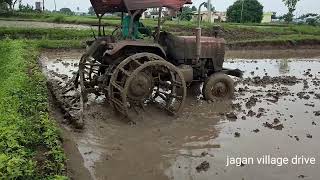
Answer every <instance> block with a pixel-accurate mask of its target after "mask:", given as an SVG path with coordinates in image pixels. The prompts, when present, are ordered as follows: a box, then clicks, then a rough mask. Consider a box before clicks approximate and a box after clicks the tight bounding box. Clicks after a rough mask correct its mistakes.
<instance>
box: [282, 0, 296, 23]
mask: <svg viewBox="0 0 320 180" xmlns="http://www.w3.org/2000/svg"><path fill="white" fill-rule="evenodd" d="M299 1H300V0H282V2H284V4H285V5H286V6H287V8H288V13H287V14H286V15H285V17H284V20H285V21H286V22H292V20H293V12H294V11H295V10H296V5H297V3H298V2H299Z"/></svg>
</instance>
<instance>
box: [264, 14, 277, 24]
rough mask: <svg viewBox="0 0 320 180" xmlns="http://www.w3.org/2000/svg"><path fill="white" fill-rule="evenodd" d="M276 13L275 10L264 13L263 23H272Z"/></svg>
mask: <svg viewBox="0 0 320 180" xmlns="http://www.w3.org/2000/svg"><path fill="white" fill-rule="evenodd" d="M273 15H275V13H274V12H266V13H263V18H262V21H261V23H271V22H272V16H273Z"/></svg>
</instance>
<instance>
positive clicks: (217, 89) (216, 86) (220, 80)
mask: <svg viewBox="0 0 320 180" xmlns="http://www.w3.org/2000/svg"><path fill="white" fill-rule="evenodd" d="M202 93H203V96H204V98H205V99H206V100H207V101H215V100H218V101H219V100H226V99H231V98H232V97H233V95H234V81H233V80H232V79H231V78H230V77H229V76H228V75H226V74H223V73H216V74H212V75H211V76H209V77H208V78H207V80H206V81H205V83H204V85H203V89H202Z"/></svg>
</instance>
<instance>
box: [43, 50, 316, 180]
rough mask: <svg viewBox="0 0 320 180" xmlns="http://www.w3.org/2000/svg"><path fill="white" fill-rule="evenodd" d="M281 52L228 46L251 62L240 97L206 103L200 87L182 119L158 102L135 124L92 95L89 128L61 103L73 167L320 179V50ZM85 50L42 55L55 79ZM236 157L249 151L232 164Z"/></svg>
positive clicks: (83, 173) (121, 175)
mask: <svg viewBox="0 0 320 180" xmlns="http://www.w3.org/2000/svg"><path fill="white" fill-rule="evenodd" d="M233 53H234V52H233ZM274 53H277V52H274ZM278 53H279V52H278ZM251 54H254V53H251ZM270 54H271V55H273V53H270ZM280 54H284V55H285V56H278V57H276V56H275V55H273V56H272V57H268V56H266V55H263V57H262V58H261V57H259V56H257V55H251V56H250V55H247V56H248V57H244V58H243V59H239V58H235V57H237V55H236V54H234V55H230V53H229V55H228V58H227V61H226V63H225V67H228V68H239V69H241V70H243V71H244V77H243V78H242V79H238V78H235V79H234V80H235V82H236V93H235V97H234V99H233V100H230V101H226V102H206V101H204V100H202V96H201V95H200V94H199V92H200V90H199V89H197V88H194V89H193V90H189V96H188V98H187V103H186V105H185V108H184V110H183V113H182V114H181V115H180V116H179V117H178V118H173V117H170V116H167V115H166V114H165V113H163V112H162V111H161V110H158V109H153V110H150V111H147V112H144V113H143V115H141V116H140V117H139V118H138V119H137V120H136V124H135V125H129V124H127V123H126V122H125V121H123V119H122V118H121V117H119V115H117V114H116V113H115V112H114V111H113V109H112V108H111V107H110V106H109V105H108V103H106V102H105V101H104V100H103V99H99V98H98V99H95V100H92V101H91V104H90V106H89V110H88V114H87V117H86V119H85V128H84V129H83V130H76V129H75V128H73V127H72V126H70V125H68V121H67V120H66V119H65V118H64V115H63V114H62V113H61V112H60V111H59V110H58V109H57V108H56V107H55V106H54V105H53V106H52V116H53V117H54V118H55V119H57V121H58V122H59V123H60V124H61V127H62V129H63V134H64V146H65V151H66V154H67V157H68V159H69V161H68V162H67V167H68V173H69V175H70V176H71V177H72V178H74V179H97V180H100V179H101V180H105V179H110V180H122V179H132V180H150V179H154V180H165V179H172V180H211V179H219V180H220V179H225V180H229V179H239V180H247V179H248V180H252V179H262V180H278V179H282V180H294V179H319V177H320V172H319V161H320V155H319V152H320V143H319V142H318V140H319V138H320V131H319V130H320V86H319V85H320V61H319V60H320V58H319V54H317V53H314V55H313V56H309V55H306V56H305V57H304V56H302V55H301V56H295V55H293V54H291V55H290V54H285V53H282V52H281V53H280ZM80 57H81V51H76V50H75V51H62V52H56V51H55V52H44V53H43V54H42V57H41V63H42V65H43V67H44V72H45V73H46V74H47V75H48V79H49V80H52V79H57V80H59V81H61V82H66V81H67V80H69V79H71V77H72V76H73V74H74V72H75V71H76V70H77V68H78V64H77V63H78V61H79V59H80ZM238 57H242V56H238ZM248 58H249V59H248ZM200 88H201V86H200ZM265 156H266V159H268V157H270V158H272V157H275V158H278V159H279V158H282V159H284V158H288V159H290V160H292V159H293V158H294V157H295V156H298V157H300V158H301V159H300V160H301V161H299V164H295V163H292V162H290V163H288V164H283V163H282V164H281V161H280V160H278V161H277V162H276V163H271V162H266V163H258V162H257V160H256V159H257V158H261V157H265ZM302 156H303V157H302ZM231 158H238V159H239V158H242V160H241V161H237V163H236V164H235V165H233V164H232V161H230V159H231ZM249 158H252V159H254V161H253V162H252V163H250V161H246V160H245V159H249ZM311 158H314V159H315V162H314V164H312V163H310V159H311ZM230 163H231V164H230ZM297 163H298V162H297Z"/></svg>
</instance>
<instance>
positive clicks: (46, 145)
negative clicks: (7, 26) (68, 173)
mask: <svg viewBox="0 0 320 180" xmlns="http://www.w3.org/2000/svg"><path fill="white" fill-rule="evenodd" d="M36 55H37V50H36V48H35V47H34V46H33V45H32V44H30V43H25V42H23V41H17V40H3V41H0V57H1V58H0V76H1V78H2V79H1V83H0V179H63V177H62V176H60V175H62V174H63V171H64V160H65V156H64V153H63V149H62V147H61V142H60V136H59V132H58V129H57V126H56V124H55V123H54V121H53V120H52V119H50V118H49V115H48V97H47V87H46V81H45V78H44V76H43V74H42V73H41V70H40V68H39V66H38V65H37V61H36Z"/></svg>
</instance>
